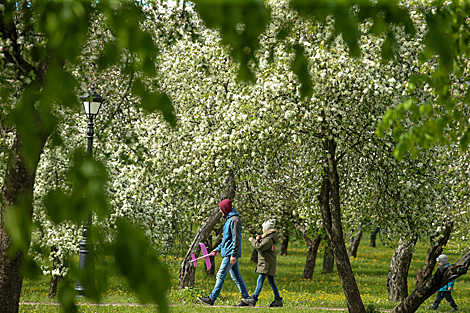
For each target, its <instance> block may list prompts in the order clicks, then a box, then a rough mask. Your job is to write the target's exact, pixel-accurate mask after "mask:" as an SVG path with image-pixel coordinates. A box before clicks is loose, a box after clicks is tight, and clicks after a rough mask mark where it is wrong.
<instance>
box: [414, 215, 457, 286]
mask: <svg viewBox="0 0 470 313" xmlns="http://www.w3.org/2000/svg"><path fill="white" fill-rule="evenodd" d="M452 228H453V222H452V221H451V222H449V223H447V224H446V225H445V227H444V232H443V233H442V234H441V235H440V236H439V238H438V239H437V240H435V238H431V244H430V246H429V248H428V252H427V253H426V259H425V260H424V266H423V267H422V268H420V269H419V270H418V273H417V274H416V285H415V289H416V288H418V287H419V286H421V284H422V283H423V282H424V281H425V280H426V279H428V277H430V276H431V275H432V271H433V270H434V267H435V265H436V258H437V257H438V256H439V255H440V254H442V251H443V250H444V246H445V245H446V244H447V242H448V241H449V238H450V234H451V233H452Z"/></svg>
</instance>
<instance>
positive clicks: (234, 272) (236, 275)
mask: <svg viewBox="0 0 470 313" xmlns="http://www.w3.org/2000/svg"><path fill="white" fill-rule="evenodd" d="M228 259H229V264H230V257H228ZM230 276H232V279H233V281H234V282H235V283H236V284H237V286H238V290H240V293H241V294H242V298H249V297H250V295H249V294H248V289H247V288H246V285H245V282H244V281H243V278H242V274H240V268H239V267H238V259H237V262H235V264H233V265H232V267H231V269H230Z"/></svg>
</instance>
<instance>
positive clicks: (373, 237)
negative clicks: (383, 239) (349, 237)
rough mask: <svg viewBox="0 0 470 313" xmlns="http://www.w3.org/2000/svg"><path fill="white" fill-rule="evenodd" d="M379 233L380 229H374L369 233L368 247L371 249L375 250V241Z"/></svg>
mask: <svg viewBox="0 0 470 313" xmlns="http://www.w3.org/2000/svg"><path fill="white" fill-rule="evenodd" d="M379 231H380V227H374V231H373V232H371V233H370V245H369V247H371V248H375V246H376V243H375V242H376V239H377V235H378V233H379Z"/></svg>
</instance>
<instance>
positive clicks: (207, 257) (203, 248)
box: [191, 242, 215, 269]
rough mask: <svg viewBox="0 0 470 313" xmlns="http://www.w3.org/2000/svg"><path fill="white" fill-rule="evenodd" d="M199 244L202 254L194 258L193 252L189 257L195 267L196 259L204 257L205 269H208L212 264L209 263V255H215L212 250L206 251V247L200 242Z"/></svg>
mask: <svg viewBox="0 0 470 313" xmlns="http://www.w3.org/2000/svg"><path fill="white" fill-rule="evenodd" d="M199 245H200V246H201V250H202V256H201V257H200V258H197V259H196V257H195V256H194V254H191V258H192V259H193V260H192V261H191V262H193V265H194V267H196V264H197V262H196V261H197V260H200V259H204V261H205V262H206V266H207V269H210V268H211V266H212V264H211V260H210V259H209V257H210V256H213V255H215V253H213V252H211V253H207V248H206V246H205V245H204V244H203V243H202V242H200V243H199Z"/></svg>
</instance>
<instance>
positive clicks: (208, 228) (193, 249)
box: [178, 171, 236, 290]
mask: <svg viewBox="0 0 470 313" xmlns="http://www.w3.org/2000/svg"><path fill="white" fill-rule="evenodd" d="M235 188H236V186H235V176H234V173H233V172H232V171H230V173H229V175H228V177H227V180H226V192H225V194H224V195H223V196H222V197H221V199H220V201H222V200H223V199H230V200H233V198H234V197H235ZM221 217H222V213H220V209H219V207H218V206H217V207H216V208H214V209H213V210H212V212H211V214H210V215H209V218H208V219H207V220H206V222H205V223H204V225H202V227H201V229H199V231H198V233H197V234H196V237H195V238H194V240H193V242H192V243H191V246H190V247H189V250H188V252H187V253H186V256H185V258H184V259H183V262H181V266H180V271H179V277H178V290H181V289H184V288H186V287H192V286H194V278H195V274H196V269H195V267H194V265H193V263H192V262H191V254H194V255H199V252H200V251H201V247H200V246H199V243H200V242H204V241H206V240H207V237H208V236H209V235H210V233H211V232H212V230H213V229H214V227H215V225H217V223H218V222H219V220H220V218H221ZM209 252H210V251H209Z"/></svg>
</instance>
